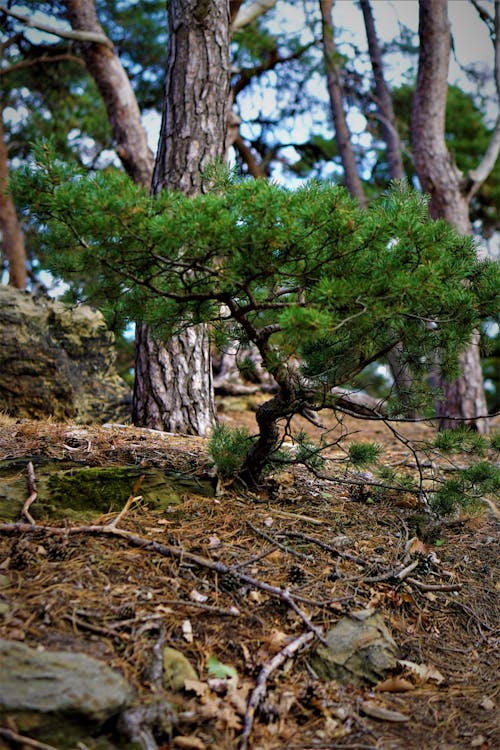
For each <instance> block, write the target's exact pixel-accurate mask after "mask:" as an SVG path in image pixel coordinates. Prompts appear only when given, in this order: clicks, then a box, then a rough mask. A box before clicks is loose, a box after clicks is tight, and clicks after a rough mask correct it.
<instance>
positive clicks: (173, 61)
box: [153, 0, 230, 195]
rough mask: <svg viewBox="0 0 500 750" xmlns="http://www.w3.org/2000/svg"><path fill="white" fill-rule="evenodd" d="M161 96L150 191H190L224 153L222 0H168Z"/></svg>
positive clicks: (226, 70) (225, 21)
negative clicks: (165, 69) (168, 189)
mask: <svg viewBox="0 0 500 750" xmlns="http://www.w3.org/2000/svg"><path fill="white" fill-rule="evenodd" d="M168 27H169V39H168V49H167V73H166V77H165V99H164V108H163V117H162V125H161V131H160V139H159V145H158V152H157V155H156V162H155V168H154V173H153V192H155V193H157V192H159V191H160V190H162V189H164V188H170V189H176V190H182V191H183V192H185V193H187V194H188V195H193V194H195V193H197V192H200V191H202V190H203V189H204V184H205V177H204V173H205V171H206V169H207V167H208V166H210V165H211V164H213V163H214V162H215V161H216V160H217V159H222V158H223V157H224V147H225V140H226V130H227V125H228V114H229V111H228V108H229V78H230V66H229V8H228V2H227V0H211V1H210V2H208V0H207V1H203V0H199V1H198V2H197V3H196V5H195V6H194V10H193V4H192V3H190V2H188V1H187V0H172V2H169V3H168Z"/></svg>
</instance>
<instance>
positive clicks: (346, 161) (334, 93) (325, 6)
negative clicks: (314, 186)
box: [319, 0, 366, 208]
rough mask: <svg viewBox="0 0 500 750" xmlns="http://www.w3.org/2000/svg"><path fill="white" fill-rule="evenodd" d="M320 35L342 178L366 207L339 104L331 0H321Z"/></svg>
mask: <svg viewBox="0 0 500 750" xmlns="http://www.w3.org/2000/svg"><path fill="white" fill-rule="evenodd" d="M319 4H320V8H321V19H322V33H323V55H324V60H325V68H326V81H327V86H328V93H329V95H330V105H331V110H332V116H333V121H334V126H335V138H336V141H337V148H338V150H339V154H340V158H341V160H342V166H343V168H344V179H345V184H346V187H347V189H348V190H349V193H350V194H351V195H352V196H353V197H354V198H356V199H357V201H358V203H359V205H360V206H361V207H362V208H365V207H366V198H365V194H364V192H363V185H362V184H361V180H360V179H359V175H358V170H357V167H356V162H355V159H354V154H353V151H352V146H351V136H350V133H349V128H348V127H347V122H346V119H345V114H344V106H343V103H342V86H341V83H340V70H339V66H338V65H337V50H336V47H335V40H334V36H333V22H332V0H320V3H319Z"/></svg>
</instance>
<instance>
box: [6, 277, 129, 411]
mask: <svg viewBox="0 0 500 750" xmlns="http://www.w3.org/2000/svg"><path fill="white" fill-rule="evenodd" d="M115 357H116V354H115V349H114V336H113V334H112V333H111V331H109V330H108V329H107V327H106V323H105V321H104V318H103V316H102V314H101V313H100V312H98V311H95V310H93V309H92V308H91V307H89V306H87V305H78V306H76V307H70V306H68V305H65V304H63V303H62V302H59V301H58V300H54V299H50V298H47V297H33V296H31V295H30V294H28V293H26V292H21V291H18V290H17V289H13V288H12V287H8V286H0V411H3V412H5V413H7V414H9V415H11V416H14V417H25V418H31V419H44V418H46V417H49V416H51V417H54V418H55V419H74V420H75V421H78V422H80V423H84V424H89V423H92V422H96V423H101V422H109V421H127V420H128V419H129V418H130V412H131V400H132V397H131V391H130V388H129V387H128V385H127V384H126V383H125V381H124V380H123V379H122V378H121V377H120V376H119V375H118V373H117V372H116V369H115Z"/></svg>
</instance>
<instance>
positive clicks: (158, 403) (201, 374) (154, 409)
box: [133, 323, 215, 435]
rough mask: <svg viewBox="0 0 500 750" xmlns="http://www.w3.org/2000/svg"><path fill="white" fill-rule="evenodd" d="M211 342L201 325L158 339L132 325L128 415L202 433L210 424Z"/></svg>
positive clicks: (139, 422)
mask: <svg viewBox="0 0 500 750" xmlns="http://www.w3.org/2000/svg"><path fill="white" fill-rule="evenodd" d="M209 352H210V342H209V336H208V331H207V328H206V326H195V327H193V328H189V329H187V330H186V331H185V332H184V333H183V334H182V335H180V336H175V337H173V338H172V339H170V340H169V341H167V342H165V343H162V344H160V343H158V342H157V341H156V340H155V339H154V338H153V336H152V335H151V331H150V329H149V327H148V326H146V325H145V324H144V323H138V324H137V325H136V361H135V368H136V377H135V381H134V401H133V404H134V406H133V421H134V424H137V425H148V426H151V425H152V426H153V428H156V429H158V425H161V426H162V429H166V427H165V426H167V427H168V431H169V432H181V433H184V434H192V435H206V434H208V433H209V432H210V430H211V429H212V427H213V424H214V418H215V417H214V406H213V396H212V392H213V387H212V375H211V363H210V354H209Z"/></svg>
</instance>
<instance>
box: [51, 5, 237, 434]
mask: <svg viewBox="0 0 500 750" xmlns="http://www.w3.org/2000/svg"><path fill="white" fill-rule="evenodd" d="M65 3H66V8H67V11H68V17H69V19H70V21H71V24H72V26H73V28H77V29H80V30H85V31H86V32H95V33H98V34H102V28H101V26H100V24H99V21H98V18H97V14H96V10H95V4H94V0H65ZM213 5H214V3H212V2H199V3H198V4H197V5H196V6H195V8H194V10H193V11H192V12H193V16H190V15H189V7H188V6H189V4H188V3H187V2H178V3H169V15H170V19H169V20H170V23H169V28H170V30H171V33H170V35H169V50H170V53H169V59H168V64H167V81H168V80H172V78H175V77H176V76H178V75H180V76H181V79H182V81H183V83H182V84H181V83H180V82H177V89H176V91H177V98H176V100H175V101H174V100H173V99H172V100H171V99H170V98H169V96H170V95H171V93H172V91H171V90H170V89H169V90H168V91H167V90H166V98H165V104H164V109H165V111H164V118H163V119H164V124H163V126H162V134H161V136H160V147H159V154H158V158H157V162H156V171H155V179H154V183H153V187H152V189H153V191H154V192H156V191H158V190H160V189H161V188H163V187H169V188H175V189H180V190H185V191H186V192H196V190H197V189H199V188H200V186H201V169H202V168H205V167H206V166H207V165H208V164H209V163H210V162H211V161H213V160H214V159H215V155H219V154H220V152H219V151H217V148H215V149H214V148H213V146H212V145H211V144H214V143H216V144H220V143H221V142H222V144H223V143H224V136H223V135H222V136H220V135H219V133H218V132H210V130H209V128H207V125H206V123H205V120H206V115H204V116H203V117H201V112H202V110H206V109H207V108H208V109H210V107H215V106H216V107H217V111H219V110H220V106H219V103H218V102H214V101H213V100H214V99H217V97H218V96H219V95H220V93H221V92H220V91H219V90H218V88H217V86H216V85H213V84H211V81H212V80H215V76H216V73H215V72H214V71H215V68H216V66H217V53H216V48H214V47H213V46H212V47H211V46H210V44H208V43H207V44H205V41H208V37H207V40H205V39H204V36H203V31H204V28H205V27H204V21H203V12H204V11H206V12H207V16H208V19H212V20H211V21H210V23H212V26H214V21H213V16H214V9H213V8H212V7H211V6H213ZM218 6H221V7H222V8H223V9H224V11H225V14H226V15H225V16H224V19H223V22H222V16H221V15H219V17H218V19H217V20H218V21H220V22H221V23H220V29H219V31H218V33H219V36H220V37H221V38H222V40H223V41H222V46H224V44H225V45H226V50H228V45H227V43H226V41H225V40H226V39H227V35H228V31H227V32H226V31H225V28H226V27H228V24H229V21H228V18H227V15H228V13H229V11H228V7H227V3H226V2H225V1H224V2H222V3H221V2H218V4H216V6H215V7H218ZM179 9H180V11H181V12H182V13H184V14H185V18H184V21H183V22H182V23H181V24H180V26H181V28H180V31H179V28H178V27H179V24H178V23H177V20H178V19H177V18H176V15H177V14H178V13H179ZM196 14H198V20H196V21H194V16H195V15H196ZM215 28H217V26H216V22H215ZM195 29H196V36H195V37H192V36H191V35H192V34H194V33H195ZM178 31H179V36H177V32H178ZM213 31H214V29H213V28H212V29H211V33H213ZM188 39H190V45H191V46H190V47H184V45H185V44H186V41H187V40H188ZM194 41H196V43H197V44H198V45H199V49H200V52H198V60H196V59H195V58H196V55H195V54H194V53H195V50H196V47H195V45H194V44H193V42H194ZM82 51H83V55H84V58H85V61H86V64H87V66H88V69H89V72H90V73H91V75H92V76H93V78H94V80H95V81H96V84H97V86H98V88H99V91H100V93H101V96H102V97H103V100H104V102H105V106H106V110H107V113H108V117H109V120H110V123H111V126H112V128H113V134H114V137H115V140H116V151H117V154H118V156H119V157H120V159H121V161H122V163H123V165H124V168H125V169H126V171H127V173H128V174H129V175H130V176H131V178H132V179H133V180H134V181H135V182H137V183H139V184H142V185H145V186H147V187H151V186H152V175H153V168H154V158H153V155H152V153H151V151H150V149H149V147H148V145H147V140H146V132H145V130H144V127H143V125H142V122H141V118H140V111H139V107H138V105H137V100H136V98H135V94H134V91H133V89H132V87H131V85H130V81H129V80H128V77H127V74H126V72H125V70H124V69H123V67H122V65H121V63H120V60H119V58H118V57H117V55H116V54H115V53H114V52H113V51H112V50H110V49H109V48H107V47H106V46H103V45H102V44H91V43H88V44H82ZM202 52H204V53H205V55H206V56H207V58H208V59H205V60H204V62H203V64H202V60H201V59H200V58H201V54H202ZM226 55H227V56H228V51H227V52H226ZM203 65H205V70H204V68H203ZM182 66H185V68H186V70H188V71H189V74H188V75H184V74H181V72H180V71H181V68H182ZM228 67H229V64H228V62H225V63H224V66H223V71H224V74H225V75H227V76H228ZM174 68H175V72H174V71H173V69H174ZM207 71H208V72H207ZM205 72H207V75H208V76H209V78H208V79H207V80H208V83H207V81H205V80H204V77H203V76H204V74H205ZM228 80H229V79H228ZM226 86H227V87H228V83H227V84H226ZM184 97H185V102H184V103H183V99H184ZM226 100H227V95H226ZM207 102H208V104H207ZM188 103H189V106H188ZM183 107H185V113H184V115H183V114H182V108H183ZM221 111H222V112H223V113H225V111H226V110H225V108H223V109H222V110H221ZM201 122H203V123H204V127H205V131H204V132H202V128H201V125H200V124H201ZM225 125H226V123H224V132H225ZM197 127H198V128H199V132H197V130H196V128H197ZM217 127H219V125H218V126H217ZM200 136H201V138H200ZM205 141H206V142H207V143H208V144H209V147H207V146H206V144H205V146H204V156H203V159H201V158H200V154H199V153H198V154H197V150H198V149H201V147H202V145H203V143H204V142H205ZM210 148H212V149H213V157H212V152H211V151H210ZM195 331H197V333H198V337H197V336H195V335H193V334H194V333H195ZM198 339H199V340H198ZM202 373H203V375H202ZM214 415H215V409H214V403H213V389H212V374H211V367H210V357H209V350H208V338H207V336H206V331H204V330H203V329H202V328H198V329H195V330H194V331H187V332H185V333H183V334H181V335H180V336H179V337H177V338H174V339H172V340H171V341H169V342H158V341H155V340H154V339H153V337H152V335H151V332H150V331H149V330H148V328H147V327H146V326H145V325H144V324H142V323H139V324H138V325H137V327H136V365H135V381H134V399H133V408H132V418H133V421H134V423H135V424H137V425H140V426H143V427H150V428H153V429H157V430H166V431H168V432H184V433H197V434H200V435H205V434H207V432H208V431H209V430H210V428H211V427H212V426H213V424H214V420H215V416H214Z"/></svg>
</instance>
